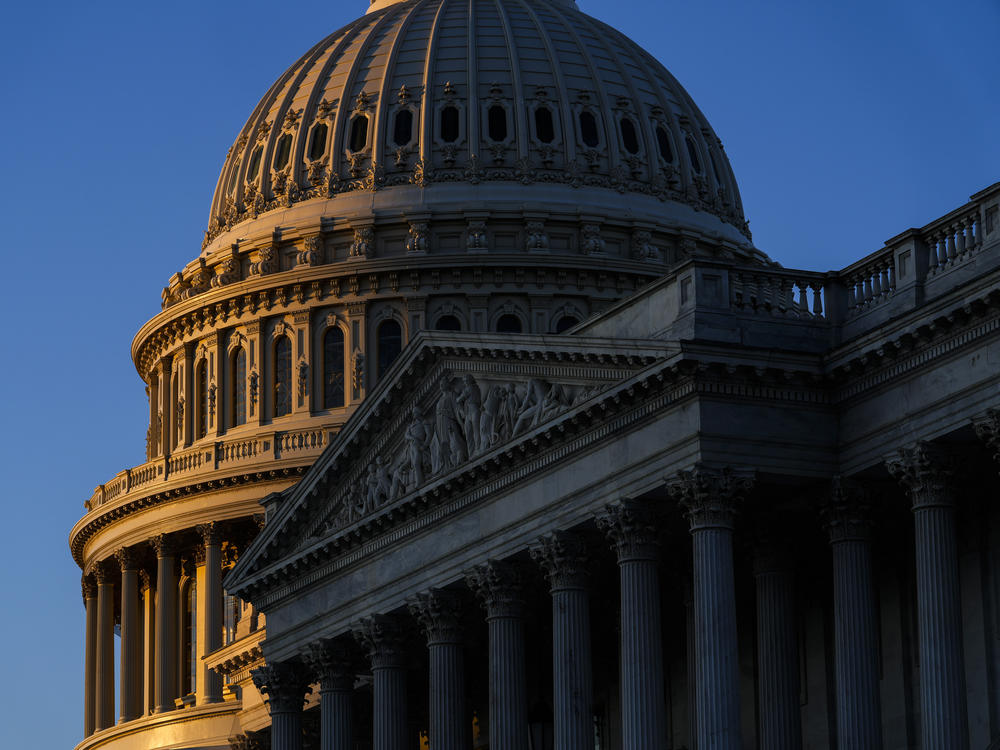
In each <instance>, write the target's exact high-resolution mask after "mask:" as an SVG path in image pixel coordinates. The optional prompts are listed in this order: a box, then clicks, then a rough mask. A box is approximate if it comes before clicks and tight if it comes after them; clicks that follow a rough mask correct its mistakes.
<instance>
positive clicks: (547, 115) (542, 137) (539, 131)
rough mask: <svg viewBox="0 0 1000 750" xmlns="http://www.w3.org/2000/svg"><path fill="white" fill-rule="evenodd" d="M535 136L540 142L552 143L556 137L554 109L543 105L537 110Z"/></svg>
mask: <svg viewBox="0 0 1000 750" xmlns="http://www.w3.org/2000/svg"><path fill="white" fill-rule="evenodd" d="M535 138H537V139H538V141H539V142H540V143H552V142H553V141H554V140H555V139H556V125H555V120H554V119H553V117H552V110H551V109H549V108H548V107H545V106H542V107H538V108H537V109H536V110H535Z"/></svg>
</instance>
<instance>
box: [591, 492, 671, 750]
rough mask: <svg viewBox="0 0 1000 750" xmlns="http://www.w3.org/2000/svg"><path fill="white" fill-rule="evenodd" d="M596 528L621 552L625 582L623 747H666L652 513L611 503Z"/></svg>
mask: <svg viewBox="0 0 1000 750" xmlns="http://www.w3.org/2000/svg"><path fill="white" fill-rule="evenodd" d="M597 525H598V528H600V529H601V530H602V531H603V532H604V533H605V534H606V535H607V536H608V539H610V540H611V543H612V546H613V547H614V549H615V551H616V552H617V554H618V570H619V575H620V578H621V650H620V657H619V658H620V678H619V682H620V690H621V722H622V746H623V747H627V748H630V749H634V750H659V748H664V747H666V746H667V736H668V731H667V706H666V699H665V697H664V692H663V643H662V640H661V638H662V626H661V619H660V583H659V570H658V560H659V541H658V539H659V533H658V531H657V528H656V524H655V519H654V516H653V513H652V511H651V509H650V508H649V507H648V506H647V505H645V504H643V503H640V502H636V501H632V500H623V501H621V502H619V503H616V504H613V505H608V506H607V507H606V509H605V511H604V513H603V514H601V515H599V516H598V517H597Z"/></svg>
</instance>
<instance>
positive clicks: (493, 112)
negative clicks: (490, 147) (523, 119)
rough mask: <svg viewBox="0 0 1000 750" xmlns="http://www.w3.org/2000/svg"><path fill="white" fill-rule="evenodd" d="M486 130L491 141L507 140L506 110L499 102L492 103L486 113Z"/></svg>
mask: <svg viewBox="0 0 1000 750" xmlns="http://www.w3.org/2000/svg"><path fill="white" fill-rule="evenodd" d="M486 116H487V125H488V128H487V132H488V133H489V136H490V140H491V141H505V140H507V110H506V109H504V108H503V107H502V106H500V105H499V104H494V105H493V106H492V107H490V108H489V111H488V112H487V113H486Z"/></svg>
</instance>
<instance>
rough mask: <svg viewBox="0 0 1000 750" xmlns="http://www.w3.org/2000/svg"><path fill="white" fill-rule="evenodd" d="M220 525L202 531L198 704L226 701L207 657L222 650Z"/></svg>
mask: <svg viewBox="0 0 1000 750" xmlns="http://www.w3.org/2000/svg"><path fill="white" fill-rule="evenodd" d="M218 526H219V525H218V524H217V523H206V524H202V525H200V526H199V527H198V533H199V534H200V535H201V538H202V543H203V544H204V545H205V546H204V565H202V566H199V569H198V571H197V574H198V586H197V588H196V590H195V592H196V595H197V597H198V608H197V609H198V636H197V641H196V642H197V645H198V674H197V677H196V679H195V685H196V686H197V689H198V703H199V704H203V703H218V702H219V701H221V700H222V676H221V675H219V674H217V673H216V672H215V671H214V670H211V669H209V668H208V666H207V662H206V661H205V656H207V655H208V654H210V653H212V652H213V651H215V650H216V649H217V648H219V647H220V646H222V543H221V541H220V539H219V528H218Z"/></svg>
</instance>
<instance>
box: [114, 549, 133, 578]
mask: <svg viewBox="0 0 1000 750" xmlns="http://www.w3.org/2000/svg"><path fill="white" fill-rule="evenodd" d="M115 559H117V560H118V566H119V567H120V568H121V569H122V572H123V573H124V572H125V571H126V570H135V569H136V568H138V567H139V554H138V550H137V549H136V548H135V547H119V548H118V549H117V550H115Z"/></svg>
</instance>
